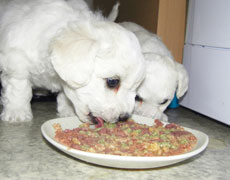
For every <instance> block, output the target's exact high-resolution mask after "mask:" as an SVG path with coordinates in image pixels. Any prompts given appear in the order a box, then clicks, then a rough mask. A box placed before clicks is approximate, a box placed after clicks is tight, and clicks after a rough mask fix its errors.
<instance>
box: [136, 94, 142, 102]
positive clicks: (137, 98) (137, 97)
mask: <svg viewBox="0 0 230 180" xmlns="http://www.w3.org/2000/svg"><path fill="white" fill-rule="evenodd" d="M135 101H139V102H141V101H143V99H142V98H141V97H140V96H139V95H136V97H135Z"/></svg>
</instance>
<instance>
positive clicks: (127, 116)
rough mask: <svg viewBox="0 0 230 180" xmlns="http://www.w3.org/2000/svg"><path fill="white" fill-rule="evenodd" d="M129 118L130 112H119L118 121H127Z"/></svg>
mask: <svg viewBox="0 0 230 180" xmlns="http://www.w3.org/2000/svg"><path fill="white" fill-rule="evenodd" d="M129 118H130V114H128V113H125V114H121V115H120V116H119V118H118V121H127V120H128V119H129Z"/></svg>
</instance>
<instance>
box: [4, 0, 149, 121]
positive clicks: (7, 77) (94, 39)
mask: <svg viewBox="0 0 230 180" xmlns="http://www.w3.org/2000/svg"><path fill="white" fill-rule="evenodd" d="M0 7H1V8H2V9H1V11H0V13H1V17H0V70H1V83H2V86H3V91H2V103H3V111H2V113H1V119H2V120H3V121H10V122H16V121H19V122H20V121H27V120H30V119H32V117H33V116H32V112H31V106H30V100H31V97H32V89H33V88H45V89H48V90H50V91H52V92H59V94H58V97H57V103H58V107H57V111H58V114H59V115H60V116H73V115H75V114H76V115H77V116H78V117H79V118H80V120H82V121H91V122H97V123H101V122H102V121H108V122H116V121H118V120H125V119H127V118H128V117H129V116H130V114H131V113H132V111H133V108H134V105H135V96H136V89H137V87H138V86H139V85H140V83H141V82H142V80H143V78H144V76H145V62H144V57H143V55H142V53H141V48H140V45H139V42H138V40H137V38H136V36H135V35H134V34H133V33H132V32H130V31H128V30H126V29H125V28H123V27H121V26H120V25H118V24H116V23H113V22H110V21H108V20H106V19H105V18H103V17H102V16H99V15H95V14H93V13H92V12H91V11H90V10H89V8H88V6H87V5H86V4H85V2H84V1H83V0H75V1H73V0H72V1H64V0H33V1H30V0H20V1H17V0H13V1H1V4H0Z"/></svg>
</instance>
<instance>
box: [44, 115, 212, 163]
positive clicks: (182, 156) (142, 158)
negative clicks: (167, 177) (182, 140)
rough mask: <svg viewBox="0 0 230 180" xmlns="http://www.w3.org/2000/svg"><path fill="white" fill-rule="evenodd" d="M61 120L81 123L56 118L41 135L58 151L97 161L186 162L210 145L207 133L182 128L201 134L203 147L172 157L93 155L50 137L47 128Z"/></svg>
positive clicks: (46, 123) (74, 117) (47, 124)
mask: <svg viewBox="0 0 230 180" xmlns="http://www.w3.org/2000/svg"><path fill="white" fill-rule="evenodd" d="M134 116H135V117H138V118H147V117H144V116H140V115H134ZM61 119H63V121H65V120H66V119H69V120H71V119H72V120H73V119H76V120H78V121H80V120H79V119H78V117H77V116H73V117H64V118H55V119H50V120H47V121H45V122H44V123H43V124H42V125H41V133H42V135H43V137H44V138H45V139H46V140H47V141H48V142H49V143H50V144H52V145H53V146H55V148H58V149H60V150H62V151H64V152H65V153H67V152H66V151H68V152H69V153H71V154H76V155H81V156H87V157H92V158H97V159H100V158H103V159H110V160H118V159H119V161H136V162H138V161H139V162H141V161H145V162H165V161H174V160H180V159H182V160H185V159H188V158H191V157H193V156H195V155H197V154H199V153H201V152H202V151H204V150H205V149H206V147H207V146H208V143H209V137H208V135H207V134H205V133H203V132H201V131H198V130H195V129H191V128H187V127H184V126H182V127H183V128H185V129H186V130H188V131H189V132H191V131H193V132H192V133H194V132H196V134H197V133H199V134H201V135H202V136H203V137H204V139H205V141H204V143H203V144H202V145H201V147H199V148H198V149H195V150H191V151H189V152H187V153H184V154H179V155H172V156H152V157H147V156H120V155H112V154H100V153H91V152H85V151H81V150H77V149H73V148H69V147H67V146H65V145H63V144H61V143H59V142H57V141H56V140H55V139H54V137H50V136H49V135H48V134H47V133H46V130H45V127H46V126H49V124H52V122H53V123H54V122H55V121H57V120H59V121H60V120H61ZM148 119H149V118H148ZM80 123H82V122H81V121H80ZM163 123H164V122H163ZM164 124H167V123H164ZM73 128H76V127H73ZM196 138H198V137H197V136H196ZM67 154H68V153H67ZM74 157H75V158H77V159H80V158H78V157H76V156H74ZM95 164H98V163H96V162H95Z"/></svg>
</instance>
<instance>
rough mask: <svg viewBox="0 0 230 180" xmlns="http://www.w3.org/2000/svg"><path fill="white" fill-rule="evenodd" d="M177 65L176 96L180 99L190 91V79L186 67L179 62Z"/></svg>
mask: <svg viewBox="0 0 230 180" xmlns="http://www.w3.org/2000/svg"><path fill="white" fill-rule="evenodd" d="M175 63H176V69H177V73H178V86H177V92H176V96H177V97H178V98H180V97H182V96H183V95H184V93H185V92H186V91H187V90H188V82H189V77H188V73H187V71H186V69H185V68H184V66H183V65H182V64H180V63H177V62H175Z"/></svg>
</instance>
